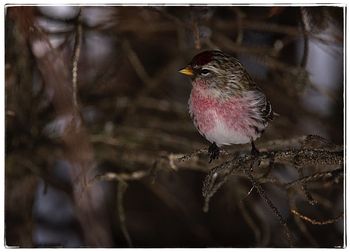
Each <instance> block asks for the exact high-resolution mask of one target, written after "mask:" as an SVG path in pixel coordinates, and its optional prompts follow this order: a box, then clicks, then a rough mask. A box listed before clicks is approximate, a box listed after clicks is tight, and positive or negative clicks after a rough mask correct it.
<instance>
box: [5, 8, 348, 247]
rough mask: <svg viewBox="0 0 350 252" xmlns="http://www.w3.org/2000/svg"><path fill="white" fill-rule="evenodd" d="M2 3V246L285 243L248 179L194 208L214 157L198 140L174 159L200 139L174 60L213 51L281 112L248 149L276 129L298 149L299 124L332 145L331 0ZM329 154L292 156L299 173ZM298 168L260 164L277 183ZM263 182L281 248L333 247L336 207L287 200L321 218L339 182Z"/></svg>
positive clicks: (338, 67)
mask: <svg viewBox="0 0 350 252" xmlns="http://www.w3.org/2000/svg"><path fill="white" fill-rule="evenodd" d="M5 13H6V14H5V15H6V20H5V79H6V83H5V98H6V108H5V112H6V132H5V133H6V144H5V146H6V151H5V152H6V153H5V155H6V156H5V157H6V158H5V165H6V167H5V180H6V181H5V236H6V237H5V239H6V245H8V246H20V247H286V246H288V242H287V241H286V239H285V237H284V234H283V231H282V230H283V227H282V226H281V224H280V223H279V222H278V219H277V218H276V216H275V215H274V214H273V213H272V212H271V209H269V207H268V206H266V204H265V202H264V201H263V200H262V199H261V198H260V197H259V194H258V193H257V192H255V191H252V192H251V193H250V194H249V195H248V192H249V191H250V189H251V183H250V181H249V180H248V179H247V178H244V177H232V178H231V177H230V178H229V180H228V181H227V183H226V184H225V185H224V186H223V187H222V188H221V189H220V190H219V191H218V192H217V193H216V194H215V196H214V197H213V198H212V200H211V203H210V209H209V211H208V212H207V213H205V212H203V210H202V208H203V204H204V200H203V196H202V184H203V180H204V178H205V176H206V174H207V173H208V171H210V170H211V169H212V168H213V167H215V166H217V165H218V164H219V163H220V162H222V160H221V161H220V160H218V161H215V162H214V163H213V164H210V165H209V164H208V159H207V156H206V154H205V153H202V154H201V155H196V156H195V157H194V158H192V159H191V160H189V161H185V162H180V161H179V160H178V158H179V157H181V156H182V155H184V154H188V153H193V152H195V151H197V150H200V149H206V148H207V145H208V143H207V142H206V141H205V139H204V138H202V137H201V136H200V135H199V133H198V132H197V131H196V130H195V128H194V126H193V124H192V121H191V119H190V117H189V115H188V111H187V100H188V98H189V94H190V91H191V84H190V81H189V80H188V79H186V77H184V76H182V75H180V74H179V73H178V70H179V69H181V67H183V66H185V65H186V64H187V63H189V61H190V60H191V58H192V57H193V56H194V55H195V54H197V53H198V52H200V51H202V50H205V49H220V50H222V51H225V52H227V53H229V54H231V55H233V56H235V57H237V58H238V59H239V60H240V61H241V62H242V64H243V65H244V66H245V67H246V68H247V70H248V72H249V73H250V74H251V75H252V77H253V79H255V80H256V82H257V83H258V84H259V85H260V87H261V88H262V89H263V90H264V91H265V93H266V94H267V97H269V99H270V100H271V103H272V106H273V108H274V110H275V111H276V112H277V113H278V114H280V116H279V117H277V118H276V119H275V120H274V121H273V122H272V123H271V124H270V126H269V128H268V129H267V130H266V132H265V134H264V135H263V137H261V138H260V139H259V140H258V141H257V143H256V145H257V147H258V148H259V149H260V150H274V149H276V148H277V147H276V146H277V143H279V142H283V143H284V145H283V148H284V149H293V148H297V147H300V145H301V140H300V139H304V138H302V137H303V136H306V135H317V136H319V137H320V138H317V139H318V140H319V141H321V140H320V139H327V141H329V144H330V143H332V146H333V145H334V146H340V148H341V149H342V146H343V137H344V133H343V132H344V84H343V83H344V66H343V58H344V55H343V51H344V48H343V39H344V37H343V36H344V34H343V27H344V23H343V20H344V19H343V18H344V17H343V13H344V8H342V7H329V6H328V7H325V6H314V7H298V6H295V7H286V6H272V7H268V6H264V7H248V6H128V7H126V6H11V7H5ZM321 137H322V138H321ZM322 141H323V140H322ZM322 141H321V142H322ZM324 141H326V140H324ZM327 144H328V142H327ZM249 147H250V146H246V145H242V146H232V147H229V148H227V151H228V152H235V153H249ZM339 167H340V168H341V167H342V166H339V165H338V166H334V165H333V166H324V165H319V166H307V167H304V173H305V174H304V175H305V176H306V175H308V174H313V173H315V172H320V171H324V170H331V169H336V168H339ZM298 172H299V170H298V171H297V169H296V168H295V167H294V166H293V165H288V164H276V165H275V167H274V169H273V170H272V171H271V172H270V173H271V174H272V175H271V176H274V177H275V178H278V179H279V180H280V181H283V182H288V181H293V180H294V179H296V178H297V177H298ZM299 175H300V174H299ZM263 187H264V189H265V190H266V192H267V194H268V195H269V196H270V198H271V199H272V201H273V202H274V203H275V205H276V207H277V208H278V209H279V211H280V212H281V214H282V215H283V216H284V217H285V219H286V220H287V223H288V226H289V228H290V230H291V233H292V235H293V238H294V246H296V247H342V246H343V242H344V240H343V237H344V223H343V221H344V220H343V219H341V220H339V221H336V222H332V223H330V224H328V225H313V224H312V223H309V222H305V221H304V220H302V219H300V218H298V217H297V216H295V215H293V214H292V213H291V212H290V209H291V208H297V209H299V210H300V212H302V213H304V214H305V215H306V216H309V217H312V218H313V219H318V220H326V219H330V218H335V217H336V216H337V215H339V213H341V212H342V211H343V208H344V204H343V196H344V195H343V181H342V179H341V180H339V181H331V182H329V181H322V182H317V183H310V184H309V185H308V190H309V192H310V193H311V195H312V197H313V198H314V199H315V201H317V204H310V202H309V201H308V199H307V198H306V197H305V195H304V194H303V190H301V189H293V188H292V189H288V190H284V189H281V188H280V187H279V186H278V185H276V184H273V183H271V184H269V183H266V184H264V185H263ZM304 193H305V192H304ZM305 194H306V193H305ZM247 195H248V196H247Z"/></svg>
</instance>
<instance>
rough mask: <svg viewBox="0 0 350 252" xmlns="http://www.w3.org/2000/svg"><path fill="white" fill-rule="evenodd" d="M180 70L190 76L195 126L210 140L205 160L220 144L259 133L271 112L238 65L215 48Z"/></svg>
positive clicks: (214, 154)
mask: <svg viewBox="0 0 350 252" xmlns="http://www.w3.org/2000/svg"><path fill="white" fill-rule="evenodd" d="M179 72H180V73H182V74H184V75H187V76H189V77H191V80H192V91H191V95H190V99H189V101H188V105H189V112H190V116H191V118H192V120H193V122H194V125H195V127H196V128H197V130H198V131H199V133H200V134H201V135H203V136H204V137H205V138H206V139H207V140H208V141H209V142H210V143H211V145H210V146H209V149H208V154H209V163H211V161H212V160H213V159H217V158H218V157H219V154H220V148H219V147H221V146H223V145H231V144H246V143H251V146H252V149H251V154H252V155H254V156H257V155H258V154H259V151H258V150H257V149H256V147H255V145H254V141H255V140H256V139H257V138H258V137H260V136H261V134H262V133H263V132H264V130H265V128H266V127H267V126H268V122H269V121H271V120H272V119H273V116H274V112H273V111H272V107H271V104H270V102H269V100H268V99H267V98H266V96H265V94H264V93H263V91H262V90H261V89H260V88H259V87H258V86H257V85H256V83H255V82H254V81H253V79H252V78H251V77H250V75H249V74H248V72H247V71H246V70H245V68H244V67H243V66H242V64H241V63H240V62H239V61H238V60H237V59H236V58H234V57H232V56H230V55H228V54H226V53H223V52H222V51H218V50H209V51H204V52H201V53H199V54H197V55H196V56H195V57H194V58H193V59H192V61H191V62H190V63H189V64H188V65H187V66H186V67H185V68H183V69H181V70H180V71H179Z"/></svg>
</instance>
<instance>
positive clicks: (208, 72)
mask: <svg viewBox="0 0 350 252" xmlns="http://www.w3.org/2000/svg"><path fill="white" fill-rule="evenodd" d="M199 74H200V75H202V76H207V75H209V74H210V71H209V70H208V69H202V70H200V72H199Z"/></svg>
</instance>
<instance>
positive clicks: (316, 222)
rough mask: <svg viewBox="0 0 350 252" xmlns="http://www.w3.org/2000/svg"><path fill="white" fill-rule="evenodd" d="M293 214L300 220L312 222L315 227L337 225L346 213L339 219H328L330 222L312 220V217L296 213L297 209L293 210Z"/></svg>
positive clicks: (340, 215)
mask: <svg viewBox="0 0 350 252" xmlns="http://www.w3.org/2000/svg"><path fill="white" fill-rule="evenodd" d="M291 212H292V213H293V214H295V215H297V216H298V217H299V218H301V219H303V220H305V221H307V222H310V223H311V224H313V225H327V224H332V223H335V222H337V221H339V220H340V219H341V218H343V215H344V213H343V212H342V213H341V214H339V215H338V216H337V217H335V218H332V219H328V220H324V221H320V220H315V219H311V218H310V217H307V216H305V215H303V214H301V213H299V212H298V211H296V210H295V209H292V210H291Z"/></svg>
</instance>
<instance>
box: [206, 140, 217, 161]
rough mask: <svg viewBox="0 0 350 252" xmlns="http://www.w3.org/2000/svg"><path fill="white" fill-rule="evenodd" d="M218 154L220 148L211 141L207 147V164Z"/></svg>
mask: <svg viewBox="0 0 350 252" xmlns="http://www.w3.org/2000/svg"><path fill="white" fill-rule="evenodd" d="M219 154H220V149H219V147H218V146H217V145H216V143H215V142H214V143H212V144H211V145H210V146H209V148H208V155H209V164H210V163H211V162H212V161H213V160H214V159H218V158H219Z"/></svg>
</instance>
